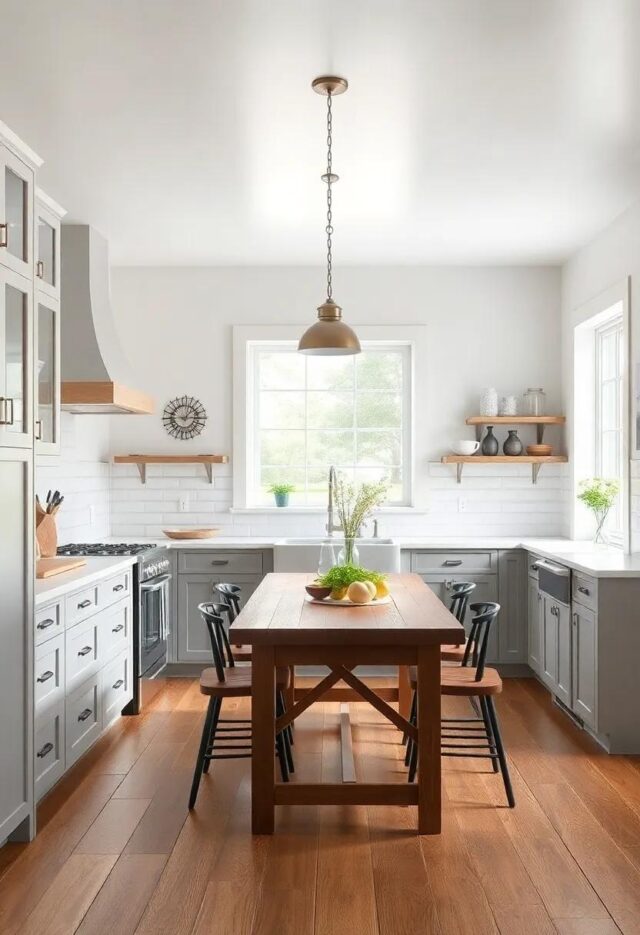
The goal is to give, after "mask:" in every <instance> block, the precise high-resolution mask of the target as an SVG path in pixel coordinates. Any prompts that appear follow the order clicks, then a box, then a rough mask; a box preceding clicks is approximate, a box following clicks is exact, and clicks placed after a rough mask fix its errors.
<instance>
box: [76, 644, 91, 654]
mask: <svg viewBox="0 0 640 935" xmlns="http://www.w3.org/2000/svg"><path fill="white" fill-rule="evenodd" d="M92 649H93V646H83V647H82V649H80V650H78V655H79V656H86V655H87V653H90V652H91V650H92Z"/></svg>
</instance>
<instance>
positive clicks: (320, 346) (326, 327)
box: [298, 299, 361, 356]
mask: <svg viewBox="0 0 640 935" xmlns="http://www.w3.org/2000/svg"><path fill="white" fill-rule="evenodd" d="M298 350H299V351H300V353H301V354H317V355H327V356H333V355H335V356H338V355H340V354H359V353H360V350H361V348H360V342H359V341H358V336H357V334H356V333H355V331H353V329H352V328H350V327H349V325H345V323H344V322H343V321H342V309H341V308H340V306H339V305H336V303H335V302H334V301H333V299H327V301H326V302H325V303H324V305H320V306H319V307H318V320H317V322H316V323H315V324H313V325H311V327H310V328H307V330H306V331H305V333H304V334H303V335H302V337H301V338H300V343H299V344H298Z"/></svg>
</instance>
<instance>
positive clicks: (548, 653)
mask: <svg viewBox="0 0 640 935" xmlns="http://www.w3.org/2000/svg"><path fill="white" fill-rule="evenodd" d="M542 605H543V630H542V680H543V682H544V683H545V685H546V686H547V687H548V688H549V689H550V691H551V692H553V694H554V695H555V696H556V697H557V698H559V699H560V701H562V702H563V703H564V704H566V705H567V707H570V706H571V664H572V659H571V610H570V608H569V607H567V606H566V604H561V603H559V602H558V601H554V600H553V599H552V598H550V597H548V596H547V595H545V594H543V595H542Z"/></svg>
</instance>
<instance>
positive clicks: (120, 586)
mask: <svg viewBox="0 0 640 935" xmlns="http://www.w3.org/2000/svg"><path fill="white" fill-rule="evenodd" d="M113 590H114V591H124V585H123V584H114V586H113Z"/></svg>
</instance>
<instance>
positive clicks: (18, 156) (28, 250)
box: [0, 125, 34, 280]
mask: <svg viewBox="0 0 640 935" xmlns="http://www.w3.org/2000/svg"><path fill="white" fill-rule="evenodd" d="M3 129H4V125H2V126H0V134H1V133H2V131H3ZM17 142H18V141H17V139H16V138H13V139H12V140H7V142H6V143H3V142H2V141H0V265H2V266H5V267H7V268H8V269H10V270H12V271H13V272H15V273H18V274H19V275H20V276H24V277H25V278H27V279H30V280H31V279H33V217H34V208H33V206H34V163H33V161H32V159H31V158H30V157H31V156H32V155H33V154H29V155H27V154H26V151H25V152H23V151H19V150H21V149H22V147H19V146H17V145H16V144H17ZM25 157H26V158H25Z"/></svg>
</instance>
